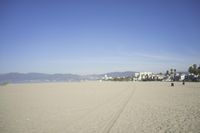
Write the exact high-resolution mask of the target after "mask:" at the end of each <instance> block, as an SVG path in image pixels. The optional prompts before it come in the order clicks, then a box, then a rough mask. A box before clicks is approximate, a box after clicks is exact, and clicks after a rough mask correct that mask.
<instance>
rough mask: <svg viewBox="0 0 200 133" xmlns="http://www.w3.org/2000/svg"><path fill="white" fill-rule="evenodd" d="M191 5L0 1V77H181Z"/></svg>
mask: <svg viewBox="0 0 200 133" xmlns="http://www.w3.org/2000/svg"><path fill="white" fill-rule="evenodd" d="M199 51H200V1H199V0H146V1H145V0H137V1H135V0H121V1H120V0H96V1H95V0H91V1H87V0H81V1H77V0H69V1H68V0H65V1H64V0H63V1H61V0H32V1H31V0H24V1H20V0H0V73H7V72H23V73H27V72H42V73H75V74H93V73H104V72H111V71H127V70H130V71H153V72H164V71H166V69H170V68H176V69H177V71H187V69H188V66H189V65H191V64H194V63H196V64H200V58H199V53H200V52H199Z"/></svg>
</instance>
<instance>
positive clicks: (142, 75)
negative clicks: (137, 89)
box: [138, 72, 153, 80]
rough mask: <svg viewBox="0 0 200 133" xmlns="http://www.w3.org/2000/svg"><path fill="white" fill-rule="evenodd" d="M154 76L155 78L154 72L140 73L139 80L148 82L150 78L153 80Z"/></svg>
mask: <svg viewBox="0 0 200 133" xmlns="http://www.w3.org/2000/svg"><path fill="white" fill-rule="evenodd" d="M152 76H153V73H152V72H140V73H139V76H138V80H147V79H149V78H152Z"/></svg>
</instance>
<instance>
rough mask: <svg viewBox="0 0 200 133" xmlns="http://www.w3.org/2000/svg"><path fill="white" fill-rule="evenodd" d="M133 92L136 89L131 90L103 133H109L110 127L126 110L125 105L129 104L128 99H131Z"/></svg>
mask: <svg viewBox="0 0 200 133" xmlns="http://www.w3.org/2000/svg"><path fill="white" fill-rule="evenodd" d="M135 87H136V86H135ZM135 90H136V88H134V89H132V91H131V93H130V95H129V96H128V98H127V100H126V101H125V102H124V103H123V104H122V107H121V108H120V109H119V111H118V112H117V113H116V114H115V116H114V117H113V118H112V119H111V120H110V122H109V123H108V124H107V125H106V127H105V128H104V130H103V133H110V131H111V129H112V127H113V126H114V125H115V123H116V122H117V120H118V119H119V117H120V115H121V114H122V113H123V111H124V109H125V108H126V106H127V104H128V103H129V101H130V99H131V98H132V97H133V95H134V93H135Z"/></svg>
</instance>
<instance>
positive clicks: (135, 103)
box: [0, 82, 200, 133]
mask: <svg viewBox="0 0 200 133" xmlns="http://www.w3.org/2000/svg"><path fill="white" fill-rule="evenodd" d="M133 132H135V133H158V132H159V133H199V132H200V83H186V85H185V86H183V85H182V84H181V83H175V86H174V87H171V86H170V83H169V82H80V83H35V84H9V85H6V86H0V133H133Z"/></svg>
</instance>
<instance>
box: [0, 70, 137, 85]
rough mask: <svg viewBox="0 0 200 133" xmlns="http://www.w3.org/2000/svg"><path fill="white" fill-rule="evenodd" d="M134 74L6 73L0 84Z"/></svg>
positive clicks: (67, 80)
mask: <svg viewBox="0 0 200 133" xmlns="http://www.w3.org/2000/svg"><path fill="white" fill-rule="evenodd" d="M134 74H135V72H133V71H125V72H110V73H105V74H93V75H76V74H44V73H6V74H0V83H31V82H71V81H82V80H99V79H102V77H104V75H107V76H109V77H128V76H133V75H134Z"/></svg>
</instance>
